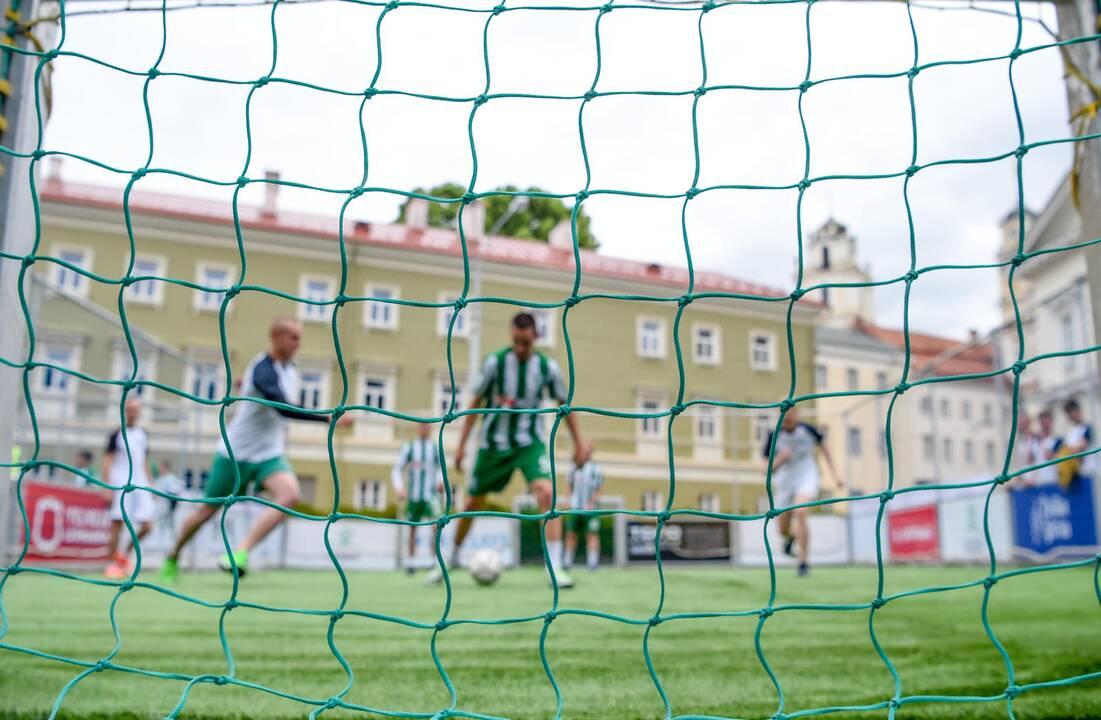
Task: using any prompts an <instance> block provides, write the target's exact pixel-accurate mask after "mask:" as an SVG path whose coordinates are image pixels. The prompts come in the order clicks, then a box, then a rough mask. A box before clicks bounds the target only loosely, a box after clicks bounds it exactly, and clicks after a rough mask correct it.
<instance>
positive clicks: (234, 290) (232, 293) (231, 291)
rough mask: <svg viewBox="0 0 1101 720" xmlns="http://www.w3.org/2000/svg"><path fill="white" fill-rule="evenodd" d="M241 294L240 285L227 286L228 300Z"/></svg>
mask: <svg viewBox="0 0 1101 720" xmlns="http://www.w3.org/2000/svg"><path fill="white" fill-rule="evenodd" d="M240 294H241V286H240V285H232V286H230V287H228V288H226V300H232V299H233V298H235V297H237V296H238V295H240Z"/></svg>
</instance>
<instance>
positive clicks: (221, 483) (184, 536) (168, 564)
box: [160, 455, 245, 583]
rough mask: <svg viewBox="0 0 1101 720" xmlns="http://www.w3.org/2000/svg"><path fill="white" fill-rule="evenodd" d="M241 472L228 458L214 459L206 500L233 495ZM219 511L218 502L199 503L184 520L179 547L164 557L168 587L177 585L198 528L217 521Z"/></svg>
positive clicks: (208, 480) (205, 495) (179, 536)
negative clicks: (182, 556) (182, 557)
mask: <svg viewBox="0 0 1101 720" xmlns="http://www.w3.org/2000/svg"><path fill="white" fill-rule="evenodd" d="M238 472H240V470H239V469H238V468H237V466H236V465H235V464H234V463H233V462H231V461H230V459H229V458H227V457H223V456H222V455H215V456H214V462H213V463H212V464H211V466H210V474H209V475H208V477H207V481H206V487H204V488H203V496H204V497H205V498H206V499H207V500H221V499H222V498H224V497H228V496H229V495H231V494H232V493H233V489H234V487H236V485H237V474H238ZM241 480H242V483H241V485H242V487H244V485H245V483H244V480H245V478H241ZM220 507H221V504H220V503H217V502H205V503H200V504H197V505H196V506H195V509H194V510H192V511H191V512H190V513H189V514H188V515H187V517H186V518H184V521H183V523H182V524H181V525H180V531H179V534H178V535H177V536H176V543H175V545H173V546H172V550H171V551H170V552H169V553H168V555H166V556H165V558H164V565H162V566H161V575H160V577H161V580H163V581H164V582H169V583H171V582H174V581H175V579H176V576H177V575H178V574H179V559H180V553H181V552H182V551H183V549H184V547H186V546H187V544H188V543H189V542H191V538H193V537H195V533H197V532H199V528H201V527H202V526H203V525H205V524H206V522H207V521H208V520H210V518H212V517H214V515H215V514H216V513H217V512H218V508H220Z"/></svg>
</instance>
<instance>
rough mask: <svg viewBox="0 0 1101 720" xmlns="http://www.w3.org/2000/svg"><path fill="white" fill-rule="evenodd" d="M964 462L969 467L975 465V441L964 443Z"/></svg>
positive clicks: (965, 441)
mask: <svg viewBox="0 0 1101 720" xmlns="http://www.w3.org/2000/svg"><path fill="white" fill-rule="evenodd" d="M963 461H964V462H965V463H967V464H968V465H974V464H975V442H974V441H973V440H964V441H963Z"/></svg>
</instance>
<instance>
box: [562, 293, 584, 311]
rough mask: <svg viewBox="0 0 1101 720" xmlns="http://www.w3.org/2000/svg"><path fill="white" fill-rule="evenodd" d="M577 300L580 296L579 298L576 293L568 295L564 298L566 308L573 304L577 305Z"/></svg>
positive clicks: (579, 299)
mask: <svg viewBox="0 0 1101 720" xmlns="http://www.w3.org/2000/svg"><path fill="white" fill-rule="evenodd" d="M579 302H581V298H579V297H578V296H576V295H570V296H569V297H568V298H566V300H565V304H566V307H568V308H572V307H573V306H574V305H577V304H578V303H579Z"/></svg>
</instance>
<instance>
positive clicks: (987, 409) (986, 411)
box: [982, 403, 994, 425]
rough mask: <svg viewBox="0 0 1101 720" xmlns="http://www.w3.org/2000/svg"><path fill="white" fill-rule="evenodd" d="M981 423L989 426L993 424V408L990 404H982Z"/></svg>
mask: <svg viewBox="0 0 1101 720" xmlns="http://www.w3.org/2000/svg"><path fill="white" fill-rule="evenodd" d="M982 422H983V425H990V424H992V423H993V422H994V408H993V406H991V404H990V403H983V406H982Z"/></svg>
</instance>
